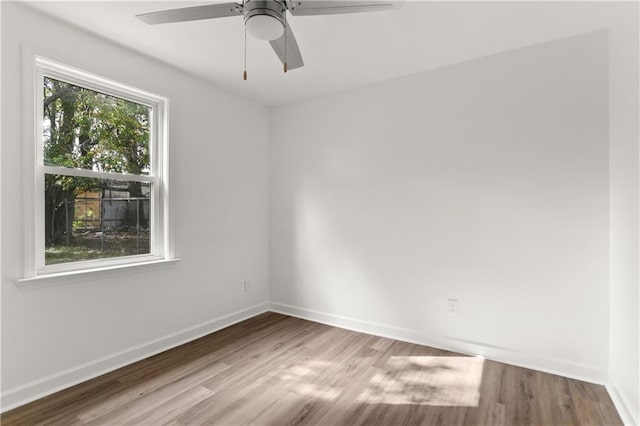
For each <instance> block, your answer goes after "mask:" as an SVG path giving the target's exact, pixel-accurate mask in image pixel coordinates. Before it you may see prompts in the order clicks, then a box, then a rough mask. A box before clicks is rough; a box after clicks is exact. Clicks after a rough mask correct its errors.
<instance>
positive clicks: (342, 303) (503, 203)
mask: <svg viewBox="0 0 640 426" xmlns="http://www.w3.org/2000/svg"><path fill="white" fill-rule="evenodd" d="M607 45H608V39H607V33H606V32H597V33H591V34H587V35H583V36H579V37H574V38H569V39H563V40H559V41H554V42H551V43H545V44H541V45H536V46H531V47H527V48H524V49H520V50H516V51H510V52H507V53H504V54H499V55H495V56H490V57H486V58H482V59H478V60H474V61H470V62H465V63H461V64H459V65H454V66H450V67H446V68H442V69H437V70H433V71H429V72H424V73H419V74H415V75H411V76H408V77H404V78H400V79H397V80H393V81H388V82H385V83H381V84H376V85H373V86H367V87H363V88H360V89H357V90H352V91H348V92H345V93H341V94H336V95H330V96H325V97H321V98H318V99H315V100H311V101H305V102H300V103H296V104H292V105H286V106H281V107H276V108H273V109H272V110H270V145H271V151H270V185H271V188H270V232H271V238H270V256H271V261H270V265H271V267H270V286H271V300H272V301H273V302H275V307H276V308H277V309H279V310H281V311H283V312H290V313H295V314H297V315H301V316H307V317H309V318H315V319H319V320H324V321H327V322H330V323H335V324H341V325H347V326H351V327H353V328H356V329H362V330H367V331H372V332H377V333H382V334H388V335H392V336H393V335H395V336H401V337H404V338H407V337H408V338H410V339H412V340H415V341H420V342H422V343H426V344H433V345H436V346H444V347H447V348H451V349H457V350H463V351H464V350H467V351H473V352H476V353H484V354H486V355H488V356H490V357H494V358H499V359H502V360H505V361H509V362H514V363H517V364H524V365H528V366H531V367H535V368H539V369H543V370H547V371H556V372H559V373H561V374H565V375H569V376H576V377H581V378H585V379H588V380H594V381H599V382H605V381H606V370H607V365H608V355H609V354H608V331H609V330H608V327H609V326H608V316H609V302H608V274H609V271H608V238H609V237H608V235H609V223H608V220H609V217H608V197H609V189H608V174H609V164H608V163H609V162H608V155H609V154H608V137H609V135H608V72H607V71H608V58H607V54H608V53H607ZM448 298H455V299H458V300H459V310H460V313H459V315H458V316H449V315H448V314H447V312H446V301H447V299H448Z"/></svg>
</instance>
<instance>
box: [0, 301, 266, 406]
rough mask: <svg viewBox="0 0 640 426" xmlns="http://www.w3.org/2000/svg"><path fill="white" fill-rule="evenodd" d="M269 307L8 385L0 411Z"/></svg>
mask: <svg viewBox="0 0 640 426" xmlns="http://www.w3.org/2000/svg"><path fill="white" fill-rule="evenodd" d="M268 310H269V309H268V304H267V303H262V304H259V305H255V306H251V307H249V308H247V309H243V310H240V311H237V312H233V313H230V314H228V315H224V316H222V317H219V318H216V319H213V320H211V321H207V322H205V323H202V324H198V325H196V326H194V327H190V328H187V329H185V330H181V331H178V332H176V333H172V334H169V335H167V336H163V337H161V338H159V339H155V340H152V341H149V342H146V343H143V344H141V345H137V346H134V347H132V348H129V349H125V350H123V351H119V352H116V353H114V354H112V355H108V356H105V357H102V358H99V359H96V360H93V361H89V362H87V363H85V364H82V365H79V366H77V367H73V368H70V369H68V370H64V371H60V372H58V373H56V374H52V375H50V376H47V377H44V378H42V379H39V380H35V381H33V382H30V383H27V384H25V385H22V386H19V387H16V388H13V389H8V390H6V391H4V392H2V396H1V397H0V399H1V401H2V402H1V406H0V412H5V411H8V410H11V409H12V408H16V407H19V406H21V405H24V404H26V403H28V402H31V401H34V400H36V399H39V398H42V397H45V396H47V395H50V394H52V393H54V392H58V391H60V390H62V389H66V388H68V387H71V386H73V385H76V384H78V383H82V382H85V381H87V380H90V379H93V378H94V377H98V376H101V375H102V374H105V373H108V372H110V371H113V370H117V369H118V368H121V367H124V366H125V365H129V364H132V363H134V362H136V361H140V360H142V359H145V358H148V357H150V356H153V355H156V354H158V353H160V352H164V351H166V350H167V349H171V348H175V347H176V346H180V345H182V344H185V343H187V342H190V341H192V340H194V339H198V338H200V337H203V336H206V335H207V334H211V333H213V332H215V331H218V330H220V329H223V328H225V327H228V326H230V325H233V324H235V323H238V322H240V321H244V320H245V319H248V318H251V317H254V316H256V315H259V314H261V313H263V312H267V311H268Z"/></svg>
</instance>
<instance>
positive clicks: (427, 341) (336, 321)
mask: <svg viewBox="0 0 640 426" xmlns="http://www.w3.org/2000/svg"><path fill="white" fill-rule="evenodd" d="M269 308H270V309H269V310H270V311H272V312H277V313H281V314H284V315H290V316H292V317H297V318H302V319H306V320H310V321H315V322H319V323H322V324H327V325H331V326H334V327H340V328H345V329H348V330H353V331H358V332H361V333H367V334H373V335H376V336H382V337H388V338H391V339H395V340H401V341H403V342H409V343H416V344H419V345H424V346H430V347H434V348H438V349H444V350H448V351H452V352H459V353H462V354H466V355H480V356H482V357H484V358H486V359H490V360H493V361H498V362H503V363H505V364H511V365H516V366H519V367H524V368H529V369H532V370H538V371H544V372H546V373H551V374H556V375H559V376H564V377H569V378H572V379H577V380H582V381H585V382H591V383H597V384H605V383H606V380H607V371H606V370H605V369H601V368H597V367H593V366H590V365H584V364H579V363H575V362H572V361H570V360H561V359H554V358H547V357H541V356H538V355H532V354H527V353H522V352H518V351H514V350H511V349H509V348H503V347H498V346H492V345H488V344H484V343H480V342H473V341H468V340H461V339H455V338H451V337H448V336H441V335H434V334H429V333H425V332H422V331H418V330H411V329H406V328H399V327H394V326H389V325H385V324H377V323H373V322H369V321H362V320H359V319H355V318H348V317H344V316H340V315H334V314H328V313H324V312H318V311H314V310H311V309H305V308H300V307H297V306H291V305H286V304H283V303H277V302H271V303H270V304H269Z"/></svg>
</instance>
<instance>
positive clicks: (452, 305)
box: [447, 299, 458, 315]
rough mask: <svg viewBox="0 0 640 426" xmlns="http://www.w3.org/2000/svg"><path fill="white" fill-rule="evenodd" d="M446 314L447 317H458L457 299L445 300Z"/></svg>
mask: <svg viewBox="0 0 640 426" xmlns="http://www.w3.org/2000/svg"><path fill="white" fill-rule="evenodd" d="M447 312H449V315H458V299H448V300H447Z"/></svg>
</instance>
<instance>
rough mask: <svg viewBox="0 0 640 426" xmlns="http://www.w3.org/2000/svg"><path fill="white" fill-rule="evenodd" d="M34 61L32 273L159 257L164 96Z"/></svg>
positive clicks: (162, 244)
mask: <svg viewBox="0 0 640 426" xmlns="http://www.w3.org/2000/svg"><path fill="white" fill-rule="evenodd" d="M36 64H37V73H36V107H37V110H38V111H39V113H38V114H37V116H36V120H37V123H36V129H37V130H36V138H37V143H36V151H37V152H36V157H37V164H36V194H35V197H36V210H37V211H36V214H35V220H36V224H35V225H36V226H35V227H36V233H35V245H36V247H35V263H36V268H35V269H36V273H45V274H46V273H52V272H58V271H64V270H67V269H71V270H73V269H85V268H88V269H90V268H93V267H100V266H105V265H111V264H126V263H131V262H140V261H145V260H147V258H163V257H164V256H165V254H166V253H165V250H164V249H165V247H166V245H165V243H166V241H165V235H164V226H163V223H164V221H165V220H166V211H163V209H166V203H165V204H163V203H162V200H161V199H160V198H161V196H162V194H163V193H166V186H165V185H166V182H165V181H164V180H163V179H162V176H163V169H162V166H163V162H162V149H161V148H163V147H162V146H161V142H162V141H161V140H160V138H159V137H158V136H159V134H160V133H161V131H162V129H163V126H162V124H163V123H162V120H164V116H163V115H162V114H160V113H159V110H163V109H164V107H165V105H164V102H166V101H164V100H162V99H161V98H157V97H155V95H149V94H146V93H144V92H141V91H139V90H137V89H133V88H127V87H125V86H123V85H120V84H118V83H114V82H110V81H107V80H104V79H101V78H99V77H95V76H92V75H90V74H86V73H82V72H79V71H77V70H73V69H66V68H65V67H64V66H60V65H55V66H54V65H51V64H49V63H48V62H46V61H44V60H42V61H40V62H36ZM38 198H39V200H38ZM163 206H165V207H163Z"/></svg>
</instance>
